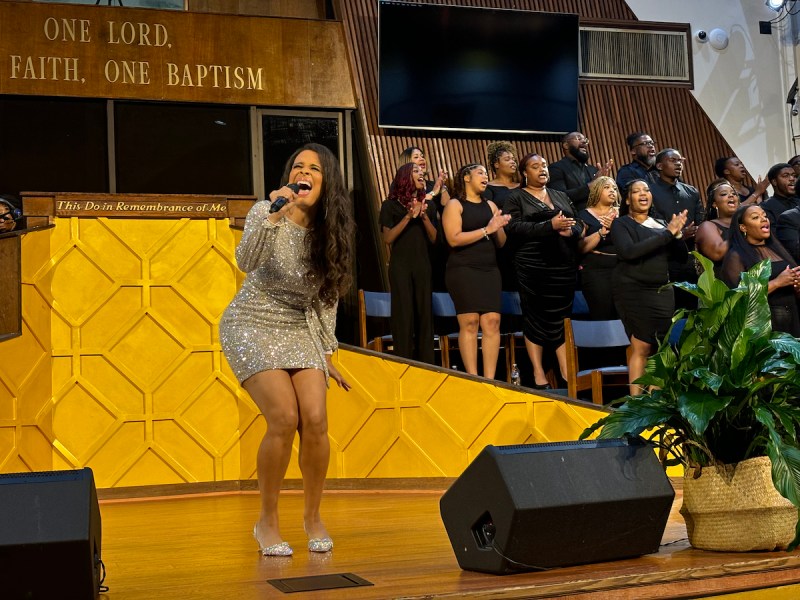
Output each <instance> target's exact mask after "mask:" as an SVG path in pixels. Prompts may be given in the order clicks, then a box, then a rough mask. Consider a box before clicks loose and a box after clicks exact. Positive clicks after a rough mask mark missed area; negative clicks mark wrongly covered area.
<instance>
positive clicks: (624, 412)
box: [598, 396, 678, 438]
mask: <svg viewBox="0 0 800 600" xmlns="http://www.w3.org/2000/svg"><path fill="white" fill-rule="evenodd" d="M676 416H678V413H677V411H676V410H675V409H674V408H673V407H670V406H667V405H664V404H661V403H658V402H653V401H652V398H651V397H648V396H634V397H631V398H630V399H629V400H628V401H627V402H625V404H623V405H622V406H620V407H619V408H618V409H617V410H615V411H614V412H613V413H611V414H610V415H608V416H606V417H605V418H604V419H603V421H604V423H603V428H602V431H600V435H599V436H598V437H600V438H620V437H625V436H628V435H633V436H636V435H640V434H641V433H642V432H643V431H645V430H646V429H653V428H657V427H659V426H662V425H663V424H664V423H666V422H667V421H669V420H670V419H671V418H674V417H676Z"/></svg>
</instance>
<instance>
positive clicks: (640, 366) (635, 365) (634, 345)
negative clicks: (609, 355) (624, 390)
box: [628, 336, 652, 396]
mask: <svg viewBox="0 0 800 600" xmlns="http://www.w3.org/2000/svg"><path fill="white" fill-rule="evenodd" d="M651 352H652V348H651V346H650V344H648V343H647V342H643V341H642V340H640V339H637V338H635V337H634V336H631V347H630V351H629V353H628V381H629V382H630V392H631V395H632V396H635V395H637V394H641V393H642V387H641V386H640V385H634V383H633V382H634V381H636V380H637V379H639V377H641V376H642V375H644V368H645V366H646V365H647V359H648V358H649V356H650V353H651Z"/></svg>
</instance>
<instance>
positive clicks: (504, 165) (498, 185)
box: [483, 142, 519, 210]
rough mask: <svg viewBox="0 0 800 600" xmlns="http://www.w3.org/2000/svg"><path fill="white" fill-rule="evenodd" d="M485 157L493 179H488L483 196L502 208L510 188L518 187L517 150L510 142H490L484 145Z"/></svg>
mask: <svg viewBox="0 0 800 600" xmlns="http://www.w3.org/2000/svg"><path fill="white" fill-rule="evenodd" d="M486 158H487V159H488V161H487V162H488V165H489V169H490V171H491V172H492V175H494V179H492V180H491V181H489V185H487V186H486V191H485V192H484V193H483V197H484V198H486V199H487V200H491V201H492V202H494V204H495V206H497V208H499V209H500V210H503V204H504V203H505V201H506V198H508V195H509V194H510V193H511V190H515V189H517V188H518V187H519V172H518V171H517V152H516V150H515V149H514V146H513V145H512V144H511V142H492V143H491V144H489V145H488V146H486Z"/></svg>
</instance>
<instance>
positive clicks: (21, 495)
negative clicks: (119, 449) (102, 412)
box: [0, 468, 101, 600]
mask: <svg viewBox="0 0 800 600" xmlns="http://www.w3.org/2000/svg"><path fill="white" fill-rule="evenodd" d="M100 538H101V528H100V507H99V505H98V504H97V490H96V489H95V486H94V477H93V476H92V471H91V469H88V468H87V469H81V470H77V471H43V472H40V473H11V474H4V475H0V597H2V598H4V599H10V600H17V599H18V598H25V599H26V600H28V599H30V600H39V599H41V600H55V599H64V600H67V599H68V600H73V599H74V600H84V599H94V598H97V597H98V594H99V590H100V579H101V564H100Z"/></svg>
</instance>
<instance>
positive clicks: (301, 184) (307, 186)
mask: <svg viewBox="0 0 800 600" xmlns="http://www.w3.org/2000/svg"><path fill="white" fill-rule="evenodd" d="M297 187H298V188H300V191H301V192H303V191H305V192H310V191H311V182H310V181H298V182H297Z"/></svg>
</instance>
